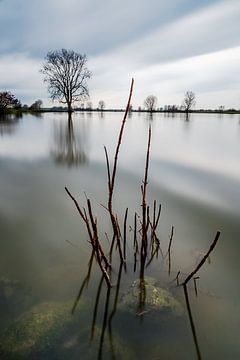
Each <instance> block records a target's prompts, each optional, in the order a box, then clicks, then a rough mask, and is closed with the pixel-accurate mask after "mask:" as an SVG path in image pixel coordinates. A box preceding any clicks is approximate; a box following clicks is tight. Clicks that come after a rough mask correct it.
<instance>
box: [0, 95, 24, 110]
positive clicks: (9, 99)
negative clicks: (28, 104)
mask: <svg viewBox="0 0 240 360" xmlns="http://www.w3.org/2000/svg"><path fill="white" fill-rule="evenodd" d="M9 107H14V108H18V107H21V103H20V101H19V100H18V99H16V97H15V96H14V95H13V94H12V93H11V92H10V91H2V92H0V111H5V110H6V109H7V108H9Z"/></svg>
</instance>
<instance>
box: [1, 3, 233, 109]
mask: <svg viewBox="0 0 240 360" xmlns="http://www.w3.org/2000/svg"><path fill="white" fill-rule="evenodd" d="M13 8H14V11H13ZM239 15H240V2H239V1H238V0H228V1H219V0H215V1H208V0H202V1H201V2H196V1H195V0H173V1H171V2H170V1H168V2H166V1H161V0H151V1H143V2H141V5H140V4H139V1H138V0H132V1H131V2H128V3H127V0H122V1H121V2H120V1H117V0H111V1H110V0H106V1H105V2H96V1H88V0H81V1H79V0H69V1H68V2H66V1H60V0H48V1H47V0H43V1H41V2H40V3H39V2H34V1H30V0H26V1H24V2H21V3H19V1H18V0H11V1H8V2H2V3H1V5H0V31H1V33H3V32H4V34H5V36H4V37H2V39H1V44H0V87H1V88H8V89H10V90H14V89H15V90H16V91H15V93H16V92H17V94H18V96H19V97H20V98H21V97H22V98H23V99H24V102H32V101H34V100H35V99H36V98H39V97H40V98H42V99H43V100H44V101H45V105H48V104H50V102H49V100H47V97H48V95H47V91H46V86H45V85H44V84H43V82H42V77H41V75H40V74H39V68H40V67H41V63H42V61H43V58H44V56H45V54H46V52H47V51H48V50H49V49H54V48H61V47H66V48H73V49H74V50H76V51H80V52H86V53H87V54H88V55H89V62H88V65H89V68H90V70H91V71H92V73H93V77H92V79H91V81H90V91H91V97H92V101H93V102H94V104H95V105H96V104H97V103H98V101H99V100H100V99H104V100H105V101H106V104H107V106H113V107H123V106H124V105H125V102H126V97H127V92H128V85H129V82H130V79H131V77H132V76H134V77H135V79H136V87H135V92H134V98H133V104H134V105H135V106H138V105H142V103H143V100H144V98H145V97H146V96H147V95H149V94H151V93H155V94H156V95H157V96H158V97H159V105H164V104H168V103H169V104H172V103H180V102H181V98H182V96H183V93H184V92H185V91H186V90H187V89H191V90H193V91H195V92H196V93H197V95H198V106H202V107H204V106H207V107H211V106H217V104H218V103H224V104H226V105H227V106H235V107H239V105H238V102H239V100H238V96H239V95H238V94H239V93H238V84H239V75H238V74H239V71H238V64H239V47H240V40H239V35H238V34H239V30H240V23H239ZM1 54H2V55H1ZM213 94H214V96H213Z"/></svg>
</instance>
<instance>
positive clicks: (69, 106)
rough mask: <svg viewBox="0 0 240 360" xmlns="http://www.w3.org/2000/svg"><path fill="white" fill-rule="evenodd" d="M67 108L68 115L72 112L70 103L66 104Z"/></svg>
mask: <svg viewBox="0 0 240 360" xmlns="http://www.w3.org/2000/svg"><path fill="white" fill-rule="evenodd" d="M67 106H68V113H69V114H70V113H72V112H73V109H72V103H71V102H68V103H67Z"/></svg>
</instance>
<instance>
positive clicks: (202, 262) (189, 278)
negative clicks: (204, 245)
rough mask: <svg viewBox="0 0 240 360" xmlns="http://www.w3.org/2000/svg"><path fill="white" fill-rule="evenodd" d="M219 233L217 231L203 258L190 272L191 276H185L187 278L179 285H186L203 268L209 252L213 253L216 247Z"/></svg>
mask: <svg viewBox="0 0 240 360" xmlns="http://www.w3.org/2000/svg"><path fill="white" fill-rule="evenodd" d="M220 234H221V232H220V231H217V233H216V236H215V238H214V240H213V242H212V244H211V246H210V248H209V250H208V252H207V253H206V254H205V255H204V256H203V258H202V260H201V261H200V263H199V264H198V265H197V267H196V268H195V269H194V270H193V271H192V272H191V274H189V275H188V276H187V278H186V279H185V280H184V282H183V283H182V284H181V285H187V283H188V282H189V281H190V280H191V279H192V278H193V277H194V275H195V274H196V273H197V272H198V270H199V269H200V268H201V267H202V266H203V264H204V263H205V262H206V260H207V259H208V258H209V255H210V254H211V252H212V251H213V249H214V248H215V246H216V245H217V242H218V239H219V236H220Z"/></svg>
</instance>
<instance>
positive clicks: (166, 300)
mask: <svg viewBox="0 0 240 360" xmlns="http://www.w3.org/2000/svg"><path fill="white" fill-rule="evenodd" d="M119 309H121V310H123V311H127V312H131V313H134V314H137V315H144V314H148V313H152V312H154V313H156V312H158V313H161V314H163V313H166V314H172V315H175V316H180V315H182V313H183V308H182V306H181V304H180V303H179V301H178V300H177V299H175V298H174V297H173V295H172V294H171V293H170V292H169V291H168V290H166V289H163V288H160V287H158V286H157V282H156V281H155V280H154V279H153V278H150V277H145V279H144V280H140V279H137V280H135V281H134V282H133V284H132V285H131V287H130V288H129V289H128V291H127V292H126V293H125V294H123V295H122V297H121V299H120V303H119Z"/></svg>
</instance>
